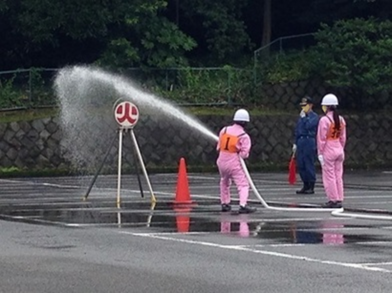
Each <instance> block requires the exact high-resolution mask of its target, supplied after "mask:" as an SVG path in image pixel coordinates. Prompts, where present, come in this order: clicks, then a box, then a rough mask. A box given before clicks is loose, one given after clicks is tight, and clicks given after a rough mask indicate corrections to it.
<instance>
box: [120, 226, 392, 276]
mask: <svg viewBox="0 0 392 293" xmlns="http://www.w3.org/2000/svg"><path fill="white" fill-rule="evenodd" d="M116 232H117V233H119V234H126V235H131V236H136V237H147V238H152V239H158V240H165V241H173V242H180V243H187V244H193V245H201V246H209V247H214V248H219V249H227V250H237V251H244V252H250V253H255V254H263V255H268V256H274V257H282V258H288V259H293V260H301V261H308V262H314V263H320V264H327V265H335V266H341V267H347V268H352V269H360V270H366V271H374V272H382V273H392V270H387V269H384V268H378V267H368V266H366V265H363V264H357V263H345V262H338V261H330V260H322V259H316V258H310V257H307V256H300V255H293V254H287V253H280V252H273V251H268V250H257V249H252V248H249V247H243V246H235V245H222V244H217V243H212V242H206V241H196V240H188V239H180V238H171V237H166V236H160V235H156V234H148V233H132V232H127V231H116Z"/></svg>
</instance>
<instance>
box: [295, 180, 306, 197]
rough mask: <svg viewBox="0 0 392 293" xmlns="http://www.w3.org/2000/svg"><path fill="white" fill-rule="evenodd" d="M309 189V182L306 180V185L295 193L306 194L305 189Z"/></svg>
mask: <svg viewBox="0 0 392 293" xmlns="http://www.w3.org/2000/svg"><path fill="white" fill-rule="evenodd" d="M308 189H309V187H308V182H304V186H303V187H302V188H301V189H300V190H297V191H296V192H295V193H296V194H305V190H308Z"/></svg>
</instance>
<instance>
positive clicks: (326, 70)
mask: <svg viewBox="0 0 392 293" xmlns="http://www.w3.org/2000/svg"><path fill="white" fill-rule="evenodd" d="M315 38H316V40H317V45H316V47H315V52H317V54H318V55H317V57H316V58H315V60H316V62H315V68H316V69H317V71H318V72H320V74H321V75H322V76H323V77H324V79H325V80H326V81H328V82H329V83H330V84H331V85H333V86H344V87H350V88H351V89H353V90H354V91H355V93H357V94H358V95H359V96H362V97H363V96H365V95H373V94H378V93H380V92H382V91H385V90H386V91H390V90H392V83H391V82H390V81H391V80H392V22H391V21H382V22H381V21H379V20H376V19H374V18H371V19H368V20H365V19H359V18H358V19H352V20H341V21H337V22H336V23H334V24H333V25H332V26H328V25H326V24H324V25H322V28H321V29H320V30H319V31H318V32H317V33H316V34H315Z"/></svg>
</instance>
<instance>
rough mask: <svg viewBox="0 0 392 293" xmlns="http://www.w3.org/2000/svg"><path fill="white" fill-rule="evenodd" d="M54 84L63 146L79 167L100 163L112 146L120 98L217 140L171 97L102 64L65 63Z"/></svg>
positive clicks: (147, 111) (150, 113)
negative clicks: (115, 106) (139, 85)
mask: <svg viewBox="0 0 392 293" xmlns="http://www.w3.org/2000/svg"><path fill="white" fill-rule="evenodd" d="M54 87H55V91H56V95H57V97H58V100H59V104H60V123H61V127H62V131H63V136H64V139H63V142H62V143H63V147H64V149H66V150H67V154H68V158H69V159H70V160H71V161H72V162H73V163H74V165H75V166H76V167H87V166H89V165H92V164H93V163H94V164H95V165H96V163H97V162H99V161H100V160H101V158H102V156H103V153H104V152H105V151H106V150H107V149H108V147H109V144H110V141H111V140H112V137H113V133H114V129H116V127H117V125H116V123H115V121H114V114H113V104H114V103H115V101H116V100H118V99H121V100H128V101H131V102H133V103H135V104H136V105H137V106H138V107H139V109H140V112H141V116H143V115H149V116H151V117H154V118H155V119H156V117H162V118H164V117H166V119H170V121H177V122H178V124H179V126H180V127H181V128H183V127H187V128H189V129H190V130H193V131H196V132H198V133H200V134H201V135H203V136H204V137H205V138H207V139H209V140H213V141H216V140H217V136H216V135H215V134H214V133H213V132H211V131H210V130H209V129H208V128H207V127H206V126H204V125H203V124H202V123H201V122H200V121H198V120H197V119H196V118H194V117H192V116H191V115H190V114H187V113H186V112H184V111H182V110H180V109H179V108H178V107H176V106H175V105H173V104H172V103H170V102H169V101H167V100H164V99H162V98H160V97H157V96H155V95H153V94H150V93H147V92H144V91H142V90H140V89H138V88H137V87H136V86H135V85H134V84H133V83H132V82H131V81H130V80H129V79H127V78H125V77H123V76H120V75H116V74H112V73H109V72H106V71H104V70H102V69H99V68H95V67H91V66H73V67H65V68H63V69H61V70H60V71H59V72H58V73H57V75H56V78H55V84H54ZM139 123H140V122H139ZM137 127H138V126H137ZM67 154H66V155H67ZM93 167H96V166H93Z"/></svg>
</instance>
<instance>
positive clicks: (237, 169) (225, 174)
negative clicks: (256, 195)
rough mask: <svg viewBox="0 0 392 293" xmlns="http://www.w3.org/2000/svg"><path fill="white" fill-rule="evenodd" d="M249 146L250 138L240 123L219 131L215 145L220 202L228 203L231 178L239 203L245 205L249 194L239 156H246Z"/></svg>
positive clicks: (244, 157)
mask: <svg viewBox="0 0 392 293" xmlns="http://www.w3.org/2000/svg"><path fill="white" fill-rule="evenodd" d="M229 140H231V142H233V141H235V145H233V144H230V141H229ZM250 148H251V139H250V137H249V135H248V134H247V133H246V132H245V130H244V128H243V127H242V126H241V125H238V124H234V125H231V126H227V127H224V128H223V129H222V130H221V131H220V132H219V141H218V144H217V146H216V149H217V150H218V151H219V156H218V159H217V161H216V163H217V165H218V168H219V173H220V176H221V180H220V197H221V203H222V204H229V203H230V201H231V196H230V185H231V180H233V181H234V183H235V184H236V186H237V190H238V195H239V198H240V205H242V206H245V205H246V203H247V200H248V196H249V182H248V180H247V178H246V175H245V171H244V170H243V168H242V166H241V162H240V158H239V156H240V157H241V158H243V159H246V158H248V157H249V152H250Z"/></svg>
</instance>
